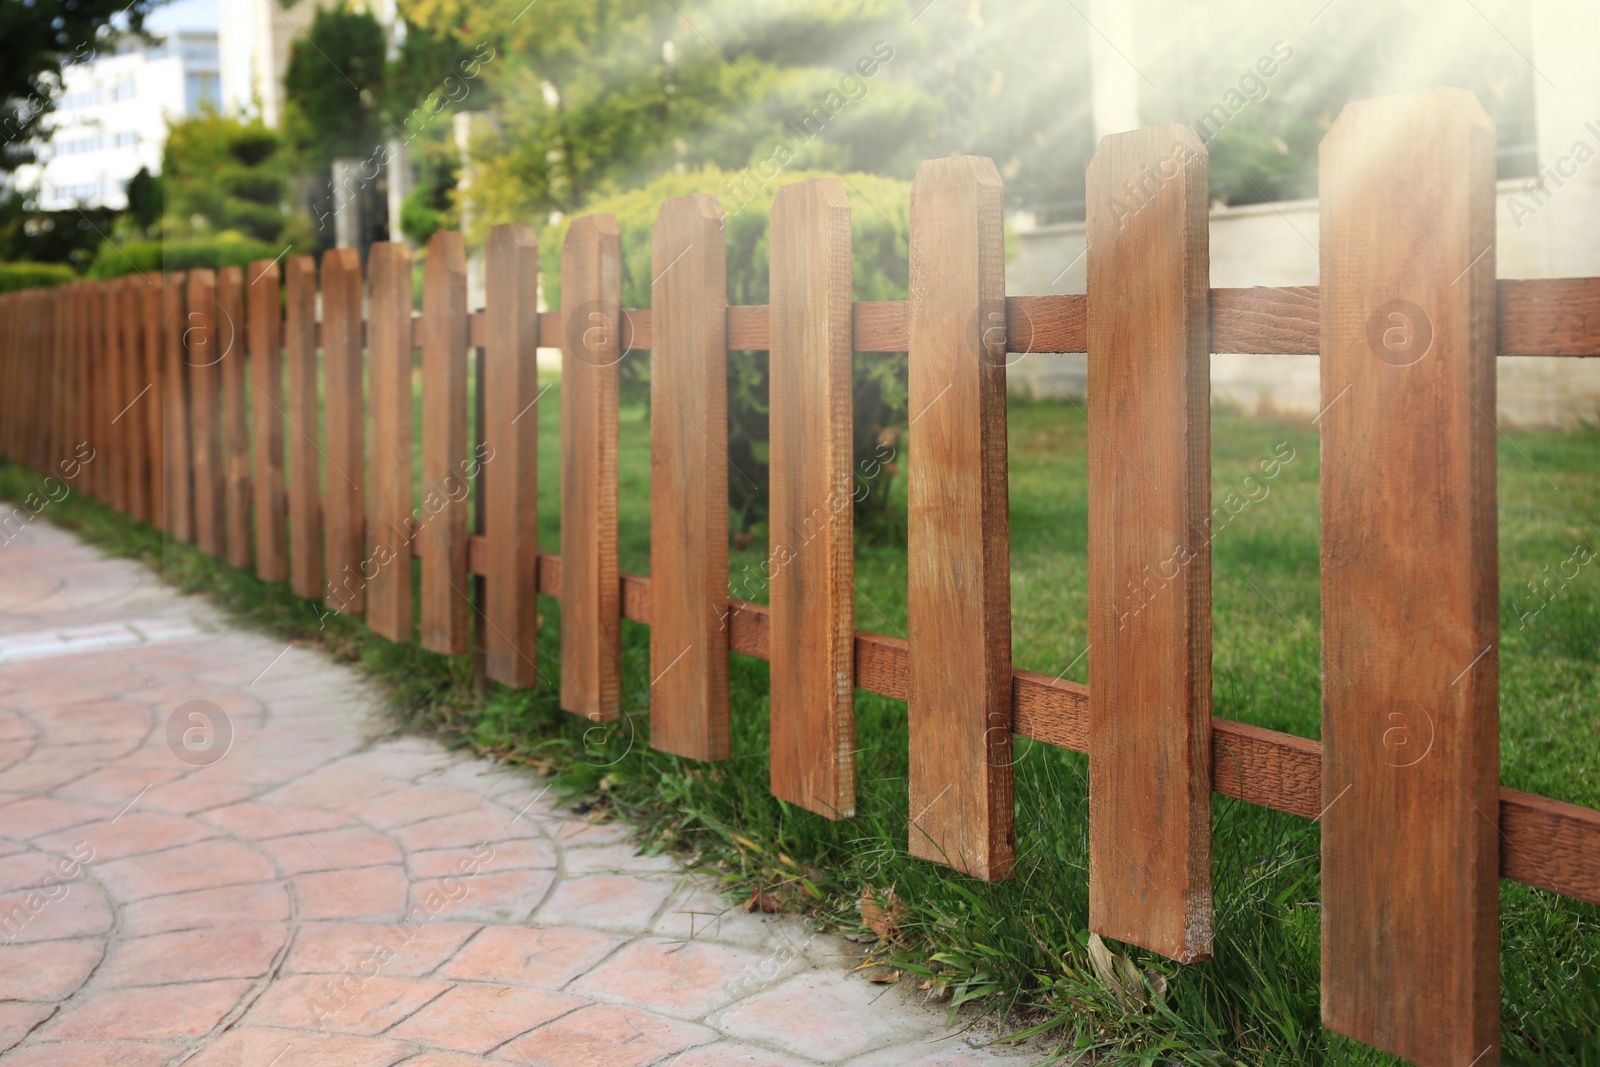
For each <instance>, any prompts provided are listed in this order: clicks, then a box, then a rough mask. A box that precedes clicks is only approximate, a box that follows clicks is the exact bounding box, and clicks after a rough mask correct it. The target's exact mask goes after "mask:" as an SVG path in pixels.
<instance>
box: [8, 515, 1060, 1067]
mask: <svg viewBox="0 0 1600 1067" xmlns="http://www.w3.org/2000/svg"><path fill="white" fill-rule="evenodd" d="M377 699H378V698H377V695H376V690H375V689H374V688H373V687H372V686H371V685H370V683H368V682H366V681H364V680H363V679H362V677H361V676H360V674H359V673H358V672H356V671H355V670H353V669H351V668H349V667H346V666H342V665H339V664H336V663H334V662H332V661H331V660H330V659H329V658H328V657H327V656H325V655H323V654H322V653H320V652H317V651H314V650H311V649H306V648H300V647H293V646H291V647H285V646H284V645H283V644H282V643H281V642H279V641H276V640H274V639H273V638H270V637H264V636H260V635H257V634H252V633H247V632H243V631H240V630H237V629H231V628H229V627H228V626H227V625H225V623H224V620H223V618H222V617H221V615H220V614H219V613H218V612H217V610H216V609H214V608H213V607H211V606H210V605H209V604H208V603H206V602H205V601H203V600H201V599H199V598H195V597H181V596H179V595H177V594H176V593H175V592H173V591H172V590H171V589H170V588H167V587H165V586H163V585H161V584H160V583H159V582H158V581H157V579H156V578H155V576H154V575H153V574H152V573H151V572H150V571H149V570H148V569H146V568H145V567H143V566H142V565H139V564H135V563H131V562H128V561H123V560H108V559H104V558H101V557H100V556H99V555H98V553H96V552H95V551H94V550H93V549H90V548H88V547H86V546H85V545H83V544H82V543H80V542H79V541H77V540H76V539H74V538H73V537H71V536H70V535H68V534H66V533H64V532H62V531H59V530H56V529H54V528H52V527H49V526H47V525H45V524H44V523H35V524H34V525H33V526H31V527H30V528H28V529H27V530H26V531H25V532H24V533H23V534H21V535H20V536H18V537H17V538H16V539H15V540H13V541H12V542H11V543H10V544H8V545H6V546H5V547H3V548H0V768H3V770H0V1053H3V1054H0V1062H3V1063H5V1064H7V1065H15V1067H45V1065H68V1064H70V1065H73V1067H93V1065H99V1064H104V1065H117V1067H156V1065H166V1064H178V1063H183V1064H187V1065H192V1067H214V1065H227V1067H300V1065H307V1067H316V1065H324V1064H325V1065H330V1067H332V1065H339V1067H389V1065H393V1064H401V1063H403V1064H406V1065H408V1067H466V1065H468V1064H478V1063H484V1062H494V1063H521V1064H551V1065H559V1067H577V1065H590V1067H643V1065H646V1064H671V1065H673V1067H720V1065H734V1064H751V1065H754V1064H763V1065H764V1064H772V1065H798V1064H808V1063H824V1064H836V1063H842V1064H850V1065H860V1067H869V1065H870V1067H892V1065H900V1064H913V1063H914V1064H918V1065H922V1067H934V1065H946V1064H949V1065H955V1064H969V1063H974V1064H976V1063H996V1064H999V1063H1008V1064H1010V1063H1015V1064H1021V1063H1027V1062H1029V1061H1030V1059H1031V1058H1030V1057H1027V1056H1021V1055H1019V1054H1017V1053H1015V1052H1008V1053H1005V1054H997V1053H991V1052H988V1051H979V1050H976V1049H974V1048H973V1047H971V1045H972V1043H975V1042H979V1040H980V1039H979V1038H978V1037H977V1035H974V1034H963V1033H955V1034H952V1033H951V1032H950V1031H947V1030H946V1029H945V1028H944V1026H943V1022H944V1013H943V1012H942V1011H939V1010H936V1009H933V1008H928V1007H924V1006H922V1005H920V1004H919V1003H918V1002H917V995H916V993H915V991H914V990H912V989H911V988H910V986H911V983H909V982H906V983H902V984H901V985H900V986H887V987H886V986H876V985H871V984H869V983H868V982H866V981H865V979H864V978H863V977H861V976H860V975H859V974H856V973H853V972H852V970H851V968H852V965H853V961H852V952H853V951H855V946H853V945H851V944H850V943H849V942H847V941H844V940H842V939H839V938H835V937H831V936H826V935H813V934H811V933H809V932H808V931H807V930H806V928H805V927H804V926H803V925H802V924H800V923H799V922H797V921H795V920H792V919H781V918H774V917H769V916H761V915H748V914H745V913H743V912H742V911H738V910H729V909H728V907H727V905H726V904H725V903H724V902H723V901H722V900H721V899H720V898H719V897H718V896H716V895H715V894H714V893H712V892H710V891H709V890H708V887H707V886H706V885H705V884H702V883H700V882H698V881H697V880H696V879H695V878H693V877H691V876H689V875H686V874H684V873H683V872H681V871H680V870H678V869H676V868H675V867H674V866H673V864H672V863H671V862H669V861H668V860H666V859H664V858H661V857H645V856H638V855H635V854H634V850H633V848H632V847H631V846H630V845H629V844H628V841H627V832H626V828H625V827H623V826H620V825H617V824H597V823H591V822H588V821H585V820H584V819H582V818H579V817H577V816H576V815H573V814H572V813H571V812H568V811H564V810H561V809H559V808H558V807H557V806H556V805H555V804H554V803H552V800H551V798H550V797H548V796H546V795H544V794H543V793H541V791H540V787H539V784H538V783H537V781H535V780H533V779H532V778H531V777H530V776H529V775H527V774H526V773H522V772H515V771H508V770H506V769H503V768H500V767H497V766H496V765H494V764H491V763H489V762H487V761H483V760H475V759H470V758H466V757H463V756H460V755H453V754H449V753H447V752H445V751H444V750H443V749H442V748H441V747H440V746H438V745H437V744H435V743H433V742H431V741H426V740H422V739H418V738H393V737H388V736H386V735H385V732H384V726H383V722H382V720H381V717H380V716H379V715H378V714H377ZM7 1049H9V1052H6V1051H4V1050H7Z"/></svg>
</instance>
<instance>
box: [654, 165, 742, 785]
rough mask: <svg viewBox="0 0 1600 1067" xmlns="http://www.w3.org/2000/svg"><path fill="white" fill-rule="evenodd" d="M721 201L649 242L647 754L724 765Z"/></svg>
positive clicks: (689, 201)
mask: <svg viewBox="0 0 1600 1067" xmlns="http://www.w3.org/2000/svg"><path fill="white" fill-rule="evenodd" d="M721 211H722V209H721V207H720V205H718V203H717V201H716V198H715V197H711V196H707V195H704V194H700V193H696V194H692V195H690V196H682V197H678V198H676V199H674V200H668V201H667V202H666V203H664V204H662V205H661V212H660V214H659V215H657V216H656V224H655V230H654V233H653V235H652V238H651V257H652V266H651V275H652V278H653V280H654V284H653V285H652V286H651V299H650V304H651V311H652V314H653V320H654V321H653V325H654V328H655V338H654V345H655V347H654V348H653V349H652V350H651V356H650V384H651V389H652V396H651V404H650V575H651V582H652V587H653V589H654V591H655V595H654V598H653V603H652V608H653V613H654V615H655V622H654V625H652V626H651V628H650V678H651V682H650V746H651V747H652V748H655V749H659V750H661V751H663V752H671V753H674V754H676V755H679V756H687V757H689V758H691V759H700V760H720V759H727V758H728V631H727V627H726V625H725V624H724V621H723V615H724V611H725V605H726V604H727V599H728V458H727V441H728V394H727V379H726V377H725V375H726V369H725V368H726V366H727V351H728V342H727V325H728V315H727V304H728V296H727V292H728V283H727V264H726V257H727V248H726V245H725V243H724V235H723V231H722V224H721V218H722V214H721Z"/></svg>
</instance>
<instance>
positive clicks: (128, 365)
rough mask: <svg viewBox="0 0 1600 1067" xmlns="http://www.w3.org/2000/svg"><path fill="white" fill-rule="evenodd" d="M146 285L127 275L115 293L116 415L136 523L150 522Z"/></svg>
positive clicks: (149, 383)
mask: <svg viewBox="0 0 1600 1067" xmlns="http://www.w3.org/2000/svg"><path fill="white" fill-rule="evenodd" d="M148 287H149V283H148V282H147V281H145V280H144V279H142V278H140V277H138V276H137V275H133V274H130V275H128V276H127V277H126V278H124V279H123V280H122V291H121V292H120V293H118V294H117V296H118V300H119V302H120V305H121V308H122V316H121V317H122V352H123V368H124V369H123V381H124V382H125V383H126V386H125V389H124V395H125V396H126V397H127V399H126V401H125V402H124V406H123V407H122V409H121V410H120V411H118V413H117V418H118V420H119V423H125V424H126V427H125V429H124V430H123V439H124V440H125V441H126V443H127V449H128V476H127V477H128V514H129V515H131V516H132V517H133V518H134V519H136V520H138V521H139V522H150V521H151V520H152V519H153V518H154V516H153V515H152V513H151V510H150V469H151V455H152V449H151V447H150V437H149V435H148V432H147V431H148V422H147V421H146V419H145V413H146V412H147V411H148V410H149V408H150V407H151V406H153V405H152V403H151V400H150V391H151V390H150V386H151V379H150V378H149V376H148V373H147V370H146V367H145V352H144V291H145V289H147V288H148Z"/></svg>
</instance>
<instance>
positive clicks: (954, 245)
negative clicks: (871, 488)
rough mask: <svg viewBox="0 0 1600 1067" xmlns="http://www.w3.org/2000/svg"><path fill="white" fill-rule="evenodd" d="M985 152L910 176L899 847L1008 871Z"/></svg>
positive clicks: (960, 865)
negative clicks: (904, 780)
mask: <svg viewBox="0 0 1600 1067" xmlns="http://www.w3.org/2000/svg"><path fill="white" fill-rule="evenodd" d="M1001 210H1002V188H1001V182H1000V175H999V173H998V172H997V171H996V170H995V167H994V163H993V162H992V161H990V160H988V159H984V158H979V157H976V156H956V157H953V158H950V159H939V160H931V161H929V162H926V163H924V164H922V166H921V167H919V168H918V169H917V176H916V180H915V181H914V182H913V183H912V187H911V273H910V282H911V284H910V301H909V312H908V319H909V322H908V329H907V338H906V340H907V349H908V360H909V365H910V369H909V377H908V394H907V396H908V401H907V403H908V410H909V411H910V415H911V422H910V427H911V433H910V437H911V441H910V452H911V455H912V456H913V457H915V458H914V459H913V461H912V462H911V463H910V465H909V475H908V477H909V484H908V487H907V494H908V500H907V510H906V519H907V528H908V531H907V548H906V555H907V559H906V564H907V597H906V620H907V626H906V630H907V635H906V639H907V643H908V645H909V647H910V649H911V663H910V672H911V676H910V682H911V686H910V699H909V702H908V703H909V707H908V711H907V714H908V716H909V728H910V735H911V766H910V775H911V781H910V789H911V827H910V838H911V840H910V850H911V854H912V855H913V856H920V857H922V858H923V859H931V860H937V861H939V862H941V863H946V864H949V865H950V866H952V867H955V868H956V869H957V870H960V871H963V872H965V873H967V874H971V875H974V876H976V877H979V878H983V879H987V880H997V879H1001V878H1007V877H1009V876H1010V874H1011V867H1012V863H1013V861H1014V858H1015V851H1016V835H1015V832H1014V829H1013V826H1014V812H1013V807H1012V804H1013V800H1012V774H1011V574H1010V535H1011V520H1010V515H1009V511H1008V502H1007V489H1006V380H1005V375H1006V371H1005V363H1006V358H1005V356H1006V352H1005V349H1006V345H1005V234H1004V232H1003V228H1002V224H1001Z"/></svg>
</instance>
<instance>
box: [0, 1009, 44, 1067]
mask: <svg viewBox="0 0 1600 1067" xmlns="http://www.w3.org/2000/svg"><path fill="white" fill-rule="evenodd" d="M55 1010H56V1006H55V1004H54V1003H50V1004H22V1003H15V1002H10V1003H7V1002H0V1052H4V1051H5V1050H6V1049H8V1048H10V1047H11V1046H12V1045H15V1044H16V1043H17V1042H18V1041H21V1040H22V1039H23V1038H25V1037H27V1036H28V1031H30V1030H32V1029H33V1028H34V1027H36V1026H38V1025H39V1024H40V1023H42V1022H44V1021H45V1020H46V1019H48V1018H50V1016H51V1015H52V1014H54V1013H55ZM12 1059H14V1057H9V1056H8V1057H7V1058H6V1062H7V1063H9V1062H11V1061H12Z"/></svg>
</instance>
